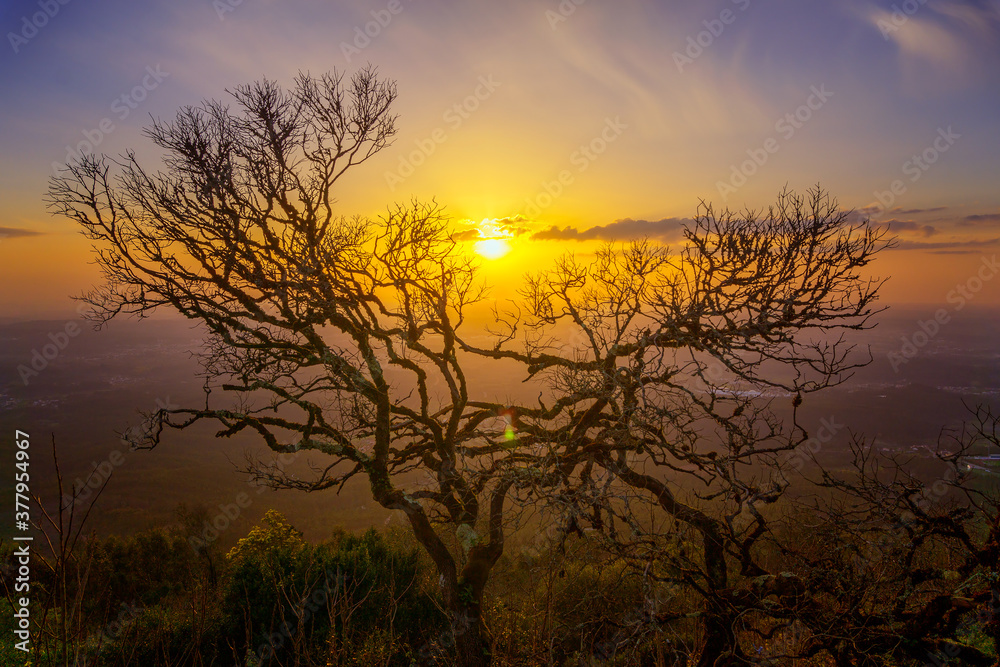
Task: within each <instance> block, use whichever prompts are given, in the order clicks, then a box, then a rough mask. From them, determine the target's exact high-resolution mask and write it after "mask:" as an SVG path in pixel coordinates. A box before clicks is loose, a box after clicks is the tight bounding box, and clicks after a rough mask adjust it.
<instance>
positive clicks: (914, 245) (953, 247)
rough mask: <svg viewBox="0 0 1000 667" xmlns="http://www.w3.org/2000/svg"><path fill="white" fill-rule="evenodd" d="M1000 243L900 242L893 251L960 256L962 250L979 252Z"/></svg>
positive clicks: (997, 240)
mask: <svg viewBox="0 0 1000 667" xmlns="http://www.w3.org/2000/svg"><path fill="white" fill-rule="evenodd" d="M998 243H1000V238H993V239H974V240H971V241H941V242H938V243H922V242H920V241H900V242H899V243H897V244H896V245H895V246H893V248H892V249H893V250H924V251H938V253H937V254H944V251H948V253H949V254H960V251H962V249H965V250H964V252H977V251H978V250H979V249H982V248H984V247H987V246H994V245H996V244H998Z"/></svg>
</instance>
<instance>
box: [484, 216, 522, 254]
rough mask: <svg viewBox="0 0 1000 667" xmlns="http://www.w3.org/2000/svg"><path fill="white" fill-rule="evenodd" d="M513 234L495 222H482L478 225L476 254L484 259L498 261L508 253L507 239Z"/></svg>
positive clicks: (508, 244)
mask: <svg viewBox="0 0 1000 667" xmlns="http://www.w3.org/2000/svg"><path fill="white" fill-rule="evenodd" d="M512 236H513V234H511V233H510V231H509V230H506V229H503V228H502V227H500V225H498V224H497V223H496V220H489V219H487V220H483V221H482V222H481V223H479V240H478V241H476V244H475V249H476V253H478V254H479V255H481V256H483V257H485V258H486V259H500V258H501V257H503V256H504V255H506V254H507V253H508V252H510V243H508V242H507V239H509V238H511V237H512Z"/></svg>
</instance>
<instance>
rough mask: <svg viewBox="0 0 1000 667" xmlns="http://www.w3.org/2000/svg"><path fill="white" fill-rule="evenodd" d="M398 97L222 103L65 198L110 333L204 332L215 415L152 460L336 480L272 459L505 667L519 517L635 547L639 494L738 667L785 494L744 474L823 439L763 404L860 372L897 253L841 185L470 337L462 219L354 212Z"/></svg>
mask: <svg viewBox="0 0 1000 667" xmlns="http://www.w3.org/2000/svg"><path fill="white" fill-rule="evenodd" d="M395 95H396V91H395V87H394V86H393V85H392V84H391V83H387V82H384V81H381V80H379V79H378V77H377V75H376V73H375V72H374V70H372V69H366V70H363V71H361V72H359V73H358V74H356V75H355V76H354V77H353V78H352V79H351V80H350V81H349V82H345V81H344V80H343V79H342V78H341V77H340V76H339V75H336V74H333V75H324V76H321V77H319V78H314V77H311V76H309V75H300V76H299V77H298V79H297V80H296V85H295V87H294V89H292V90H291V91H287V92H286V91H284V90H282V89H281V88H280V87H279V86H278V85H277V84H276V83H274V82H271V81H262V82H259V83H256V84H253V85H248V86H242V87H239V88H237V89H236V90H234V91H233V92H232V97H233V99H234V100H235V103H236V108H235V110H231V109H230V108H229V107H227V106H226V105H224V104H222V103H220V102H205V103H203V104H202V105H201V106H198V107H189V108H184V109H182V110H181V111H180V112H179V113H178V114H177V117H176V118H175V120H173V121H172V122H162V121H157V122H154V124H153V125H152V126H151V127H150V128H149V129H148V130H147V132H146V135H147V136H148V137H149V138H150V139H152V141H153V142H154V143H155V144H156V145H157V146H158V147H159V148H161V149H162V150H163V151H164V152H165V158H164V165H165V167H166V170H165V171H163V172H160V171H157V172H154V171H150V170H148V169H146V168H144V167H143V166H142V165H140V164H139V162H138V160H137V159H136V157H135V155H134V154H131V153H129V154H127V155H125V156H122V157H121V158H120V159H117V160H111V159H109V158H106V157H94V156H89V157H86V158H84V159H82V160H81V161H79V162H77V163H74V164H72V165H70V166H69V167H68V168H67V170H66V171H65V172H64V173H62V174H61V175H60V176H58V177H56V178H55V179H53V181H52V183H51V185H50V189H49V195H48V198H49V202H50V205H51V207H52V208H53V210H54V211H55V212H57V213H60V214H64V215H66V216H68V217H70V218H72V219H74V220H75V221H77V222H78V223H79V224H80V225H81V226H82V228H83V230H84V232H85V233H86V234H87V235H88V237H89V238H91V239H92V240H93V241H94V245H95V248H96V251H97V257H98V262H99V264H100V266H101V267H102V269H103V272H104V277H105V281H104V284H103V285H102V286H101V287H99V288H98V289H96V290H95V291H93V292H91V293H89V294H87V295H86V296H85V300H86V301H88V302H89V303H90V304H92V306H93V307H94V319H95V320H96V321H97V323H98V324H101V323H104V322H106V321H107V320H110V319H111V318H113V317H116V316H119V315H122V314H129V315H135V316H138V317H140V318H141V317H144V316H146V315H147V314H149V313H150V312H151V311H153V310H155V309H157V308H164V307H165V308H167V309H170V310H174V311H176V312H179V313H181V314H182V315H184V316H185V317H188V318H190V319H192V320H195V321H198V322H200V323H201V324H202V325H203V327H204V329H205V331H206V336H207V341H206V346H205V350H204V352H203V355H202V362H203V367H204V377H205V391H206V399H205V403H204V405H202V406H197V407H185V408H179V409H161V410H159V411H157V412H156V413H155V414H153V415H151V416H150V419H151V421H150V424H151V426H150V428H148V429H144V430H143V431H142V432H141V433H140V435H141V438H140V442H138V443H137V444H138V445H140V446H145V447H153V446H155V445H156V444H157V443H159V441H160V439H161V436H162V434H163V432H164V429H169V428H176V429H183V428H185V427H188V426H191V425H193V424H195V423H198V422H201V421H212V422H217V423H219V424H221V430H220V431H219V435H221V436H231V435H234V434H236V433H239V432H242V431H250V432H255V433H257V434H258V435H259V436H260V437H261V438H262V439H263V440H264V442H265V443H266V444H267V446H268V447H269V448H270V449H271V450H273V451H274V452H278V453H284V452H288V451H292V450H306V451H309V452H311V453H312V457H311V459H310V460H312V461H313V462H315V461H323V463H322V465H320V464H315V463H314V465H315V467H314V468H313V471H314V475H313V476H312V477H310V478H308V479H299V478H296V477H292V476H289V475H286V474H285V473H284V472H283V471H282V470H281V469H280V468H278V467H277V466H274V465H270V464H268V462H267V461H265V460H261V459H255V460H252V461H251V465H250V472H251V474H253V475H255V476H256V477H257V478H258V479H259V480H261V481H264V482H266V483H268V484H270V485H271V486H273V487H275V488H293V489H300V490H306V491H315V490H321V489H328V488H338V489H339V488H343V485H344V484H345V483H346V482H347V481H348V480H349V479H351V478H353V477H356V476H360V477H362V478H365V479H367V481H368V483H369V485H370V488H371V492H372V494H373V496H374V498H375V499H376V501H377V502H379V503H380V504H381V505H382V506H384V507H386V508H390V509H397V510H401V511H402V512H403V513H404V514H405V516H406V518H407V520H408V522H409V524H410V526H411V528H412V530H413V533H414V535H415V536H416V539H417V540H418V541H419V542H420V544H421V545H422V546H423V548H424V549H425V550H426V551H427V553H428V554H429V556H430V558H431V559H432V561H433V562H434V565H435V567H436V568H437V571H438V574H439V575H440V576H439V579H440V582H441V588H442V595H443V599H444V604H445V607H446V610H447V612H448V614H449V615H450V619H451V631H450V633H449V635H448V636H447V637H443V638H441V641H440V642H438V643H440V644H452V643H453V644H454V650H455V653H456V656H457V658H456V659H457V663H458V664H460V665H480V664H487V663H488V662H489V660H490V656H489V638H488V637H487V636H486V633H485V628H484V624H483V622H482V617H481V603H482V599H483V592H484V588H485V586H486V583H487V581H488V579H489V576H490V572H491V570H492V569H493V567H494V565H495V564H496V562H497V560H498V559H499V557H500V555H501V554H502V552H503V548H504V540H505V533H506V532H507V531H508V529H509V527H508V525H507V519H509V516H510V511H511V510H510V508H509V507H508V505H511V504H512V501H514V500H517V501H519V503H524V502H527V501H528V500H529V499H532V498H545V499H549V500H552V501H554V502H556V503H558V504H560V506H563V507H567V508H569V510H568V513H567V520H566V524H565V526H564V528H565V529H566V530H572V529H573V528H577V529H578V528H579V525H580V523H581V522H583V521H589V522H590V524H591V525H592V526H593V527H596V528H599V529H600V530H601V531H604V532H606V533H607V535H608V536H609V537H610V538H612V541H616V540H617V542H616V543H617V544H620V545H623V544H625V543H626V542H625V541H622V540H621V539H620V537H619V536H620V535H621V533H620V532H616V531H618V526H619V524H620V523H621V522H622V521H626V522H629V521H631V522H632V524H634V525H635V526H636V527H638V524H636V523H635V522H634V521H632V519H631V517H629V516H628V513H627V512H625V513H623V506H622V505H621V504H620V503H618V504H616V503H617V500H616V495H615V494H616V493H617V491H616V489H620V488H627V489H629V490H630V493H633V494H636V493H638V494H641V496H642V497H644V498H645V499H646V500H647V501H652V502H654V503H655V504H656V505H657V506H658V507H660V508H661V509H662V510H663V511H664V512H666V513H667V514H668V515H669V516H670V517H672V519H673V520H674V521H676V522H679V523H681V524H684V525H685V526H686V527H687V529H688V530H690V531H693V534H696V535H697V536H698V540H699V545H700V551H699V553H698V554H696V557H695V558H694V560H692V561H691V563H690V564H688V565H687V566H686V568H685V570H684V574H683V577H682V580H683V581H684V582H685V584H686V585H688V586H689V587H691V588H692V589H693V590H696V591H698V592H699V593H700V594H701V595H702V596H703V599H704V600H705V603H706V609H705V613H704V616H703V618H704V625H705V629H706V632H707V636H708V640H707V643H708V646H709V648H706V650H705V652H703V655H702V662H703V663H704V664H711V663H712V662H713V660H716V659H718V658H720V657H721V656H724V655H735V654H737V653H738V652H739V646H738V643H737V642H736V641H735V638H734V635H733V632H734V630H733V628H735V627H737V626H738V623H737V621H736V616H737V615H738V614H739V612H738V610H736V611H734V608H733V606H732V600H733V599H734V596H736V595H737V593H736V591H735V590H734V583H733V575H732V573H731V568H732V566H733V564H735V565H736V566H737V567H738V569H739V571H740V572H741V573H742V574H748V575H749V574H754V573H758V572H760V571H764V570H763V569H762V568H761V566H760V565H759V564H757V563H756V562H755V561H754V557H753V554H752V548H753V546H754V544H755V543H756V541H757V540H758V539H759V538H760V536H761V535H762V534H763V533H764V532H765V521H764V519H763V518H762V514H761V508H762V507H764V506H766V505H767V504H768V503H771V502H773V500H774V499H775V498H776V497H777V496H778V495H780V493H781V491H782V489H783V488H784V484H783V482H782V481H781V480H780V479H777V478H768V479H764V477H763V476H762V474H761V475H756V473H750V472H748V471H752V470H755V469H754V468H753V465H754V464H757V463H761V462H763V463H764V464H766V463H768V462H774V460H775V459H776V457H777V456H778V455H779V454H780V453H781V452H783V451H785V450H788V449H790V448H792V447H794V446H795V444H796V443H797V442H799V441H801V440H802V439H804V437H805V435H806V434H805V432H804V431H803V430H802V429H801V428H799V427H793V428H792V429H783V428H782V422H781V420H780V419H778V418H777V417H776V416H775V415H774V414H773V413H772V412H771V411H770V410H769V408H768V406H767V405H766V402H765V403H764V404H763V405H762V404H761V401H759V400H754V397H753V396H751V395H750V394H749V393H748V392H750V391H758V392H759V391H762V390H766V391H770V392H783V395H787V397H788V399H789V401H791V402H793V406H794V407H795V408H797V407H798V403H799V402H800V401H801V395H803V394H808V393H809V392H813V391H818V390H821V389H823V388H825V387H828V386H830V385H832V384H834V383H836V382H838V381H840V380H841V379H843V377H844V375H845V373H847V372H849V371H850V369H851V368H853V367H854V366H855V364H856V363H863V361H862V362H857V361H854V360H853V357H852V355H851V354H850V352H851V351H852V348H851V346H850V345H847V344H846V343H845V341H844V339H843V336H841V335H840V334H841V333H842V331H843V330H844V329H862V328H864V327H865V326H866V323H867V321H868V318H869V317H870V316H871V315H872V313H873V312H874V310H873V308H872V304H873V302H874V300H875V298H876V293H877V290H878V286H879V282H878V281H875V280H869V279H865V278H864V277H862V276H861V273H860V271H861V268H862V267H864V266H865V264H866V263H867V262H868V261H869V260H870V259H871V258H872V257H873V256H874V255H875V254H876V253H877V252H878V251H879V250H880V249H882V248H883V247H885V245H886V244H885V242H884V241H883V240H882V232H881V231H880V230H878V229H876V228H873V227H871V226H870V225H869V224H868V223H867V222H866V221H862V222H851V221H850V218H849V217H848V215H847V213H844V212H841V211H838V209H837V207H836V202H832V201H831V200H830V199H829V198H828V197H827V196H826V195H825V194H824V193H822V192H821V191H820V190H819V189H816V190H815V191H813V192H812V194H811V196H810V197H809V198H808V199H805V198H800V197H796V196H795V195H793V194H791V193H784V194H782V195H781V196H780V197H779V200H778V203H777V205H776V206H775V207H774V208H772V209H771V210H769V211H768V213H767V214H766V215H764V216H760V215H757V214H754V213H752V212H748V213H746V214H745V215H736V214H733V213H729V212H726V213H724V214H722V215H720V216H718V217H717V216H715V215H714V214H713V212H712V210H711V208H710V207H706V208H705V209H703V211H702V212H701V214H700V215H699V216H698V217H697V218H696V220H695V224H694V225H693V226H691V227H690V228H688V229H687V230H686V232H685V243H684V246H683V248H682V250H681V252H680V254H679V255H672V254H670V253H669V252H668V251H667V250H666V249H665V248H661V247H659V246H656V245H654V244H652V243H649V242H637V243H633V244H631V245H629V246H627V247H625V248H622V249H616V248H615V247H612V246H609V247H606V248H604V249H603V250H601V251H600V252H599V253H598V254H597V257H596V258H595V261H594V262H592V263H590V264H589V265H585V264H583V263H581V262H578V261H575V260H573V259H572V258H566V259H564V260H563V261H562V262H560V263H559V264H558V265H557V267H556V269H555V270H554V271H552V272H549V273H543V274H539V275H535V276H529V277H528V279H527V281H526V284H525V288H524V291H523V296H524V299H523V301H522V303H521V304H520V305H519V306H517V305H516V306H514V307H512V308H511V309H510V310H509V311H505V312H501V311H500V310H498V311H497V313H496V314H497V321H498V326H499V330H498V331H496V334H497V339H496V341H495V343H494V344H493V345H492V346H491V347H482V346H480V345H477V344H476V340H478V339H477V338H476V337H474V336H470V335H467V334H466V333H465V331H466V330H467V328H468V327H467V326H465V324H466V316H467V313H468V312H469V308H470V307H471V306H472V305H473V304H475V303H476V302H477V301H478V300H480V299H481V298H482V296H483V292H482V290H481V288H480V287H479V283H478V281H477V279H476V274H475V268H474V266H473V265H472V264H471V263H470V261H469V260H468V258H467V257H466V256H465V254H464V253H463V252H462V250H461V248H459V247H458V246H457V244H456V242H455V241H454V240H453V239H452V237H451V233H450V229H449V224H448V221H447V220H446V218H445V217H444V215H443V213H442V211H441V209H440V208H439V207H438V206H437V205H435V204H421V203H413V204H411V205H407V206H395V207H392V208H390V209H389V210H388V211H387V213H386V214H384V215H383V216H382V217H381V218H380V219H379V220H371V219H367V218H360V217H355V218H346V217H344V216H342V215H340V214H338V212H337V208H336V205H335V201H334V199H333V198H332V196H331V191H332V189H333V188H334V186H335V185H336V184H337V181H338V180H339V179H340V177H341V176H342V175H343V174H344V173H345V171H346V170H347V169H348V168H349V167H351V166H354V165H358V164H361V163H363V162H364V161H366V160H367V159H368V158H370V157H371V156H372V155H374V154H375V153H377V152H378V151H379V150H380V149H382V148H384V147H385V146H386V145H387V144H388V143H389V141H390V140H391V138H392V137H393V135H394V133H395V118H394V116H392V115H391V113H390V108H391V105H392V102H393V100H394V99H395ZM810 334H815V335H816V337H815V338H812V339H810V338H809V335H810ZM471 356H478V357H480V358H481V359H485V360H493V361H496V362H503V363H511V362H513V363H514V364H519V365H520V366H521V367H522V368H523V369H524V372H525V377H526V380H530V381H534V382H536V383H537V384H538V385H541V386H543V387H544V389H543V391H542V393H541V395H539V397H538V399H537V401H535V402H533V403H529V402H527V401H525V402H522V403H521V404H512V402H511V400H509V399H502V400H501V399H498V398H496V397H495V396H493V395H491V393H490V392H491V391H492V390H491V388H490V387H489V382H488V378H481V377H476V378H470V377H469V375H468V374H467V373H466V372H465V370H464V369H463V363H464V362H466V361H467V360H468V359H469V358H470V357H471ZM466 365H467V364H466ZM713 365H714V366H719V367H720V368H722V369H723V370H722V371H720V372H721V375H718V374H713V372H712V368H713V367H714V366H713ZM793 397H794V400H793ZM504 417H505V418H506V420H508V421H509V422H510V423H509V424H508V423H506V422H505V419H504ZM706 429H708V430H706ZM709 431H713V432H714V434H715V436H716V438H715V440H713V438H712V437H710V436H711V433H710V432H709ZM713 441H717V442H718V446H716V447H712V446H709V445H708V444H707V443H709V442H713ZM648 466H655V467H658V468H660V469H663V470H671V471H672V473H673V474H676V475H679V476H682V477H683V478H686V479H687V480H689V482H688V483H687V484H678V483H676V482H674V481H670V480H666V479H664V478H663V477H662V476H660V475H656V474H652V473H650V472H647V471H646V467H648ZM418 474H422V475H424V476H426V477H427V478H428V479H427V480H420V481H417V480H415V479H414V477H415V476H416V475H418ZM755 475H756V476H755ZM694 484H697V485H698V489H700V490H696V489H695V488H694V486H693V485H694ZM705 503H709V504H711V503H714V504H712V505H704V506H702V505H703V504H705ZM636 534H641V531H640V532H639V533H636ZM664 576H665V575H664Z"/></svg>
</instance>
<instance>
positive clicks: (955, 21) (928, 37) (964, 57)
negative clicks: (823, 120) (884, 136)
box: [868, 0, 1000, 91]
mask: <svg viewBox="0 0 1000 667" xmlns="http://www.w3.org/2000/svg"><path fill="white" fill-rule="evenodd" d="M920 5H921V7H918V9H917V11H907V12H905V13H904V12H903V11H901V10H900V9H899V8H898V7H897V6H896V5H893V6H892V11H887V10H885V9H882V8H879V7H873V8H872V9H871V11H870V12H869V14H868V19H869V21H871V23H872V25H873V26H874V27H875V28H877V29H878V30H879V32H880V33H881V34H882V36H883V37H884V38H885V39H886V41H890V42H892V43H893V44H894V45H895V46H896V47H897V49H898V53H899V56H900V64H901V66H902V72H903V75H904V79H905V80H906V82H907V83H908V84H909V85H910V87H912V88H916V89H920V90H925V91H926V90H928V87H930V89H931V90H935V89H937V90H940V89H941V88H942V87H945V88H947V87H955V86H962V85H967V84H969V83H971V82H972V81H973V80H974V79H973V76H974V75H975V73H976V71H977V70H982V69H983V68H984V67H986V68H989V65H988V64H987V63H984V62H983V60H984V59H983V58H982V57H981V56H982V55H983V54H984V53H987V52H990V51H993V46H994V45H995V43H996V38H997V35H998V32H1000V29H998V28H1000V9H998V6H997V5H996V3H995V2H992V3H990V2H987V3H979V2H969V1H968V0H951V1H950V2H949V1H945V0H942V1H941V2H936V3H933V4H927V5H924V3H923V2H921V3H920Z"/></svg>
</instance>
